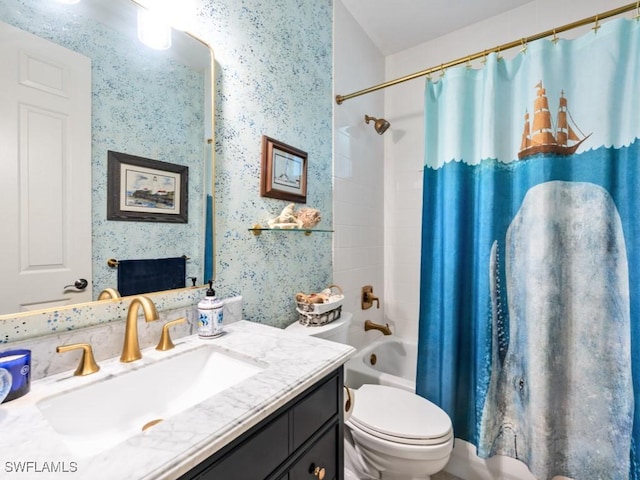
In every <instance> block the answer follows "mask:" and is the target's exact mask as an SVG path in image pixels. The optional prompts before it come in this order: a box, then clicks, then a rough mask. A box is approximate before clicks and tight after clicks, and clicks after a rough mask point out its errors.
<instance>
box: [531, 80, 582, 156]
mask: <svg viewBox="0 0 640 480" xmlns="http://www.w3.org/2000/svg"><path fill="white" fill-rule="evenodd" d="M535 88H537V89H538V91H537V97H536V99H535V101H534V103H533V128H531V126H530V125H529V113H528V112H527V113H525V116H524V131H523V132H522V143H521V144H520V151H519V152H518V158H519V159H523V158H526V157H529V156H531V155H536V154H538V153H553V154H555V155H571V154H573V153H575V152H576V150H577V149H578V147H579V146H580V145H581V144H582V142H584V141H585V140H586V139H587V138H589V137H590V136H591V134H589V135H586V136H583V137H582V138H580V137H579V136H578V135H577V134H576V132H575V131H574V130H573V129H572V128H571V125H569V116H570V113H569V109H568V106H567V99H566V98H565V96H564V90H563V91H562V92H561V93H560V101H559V105H558V116H557V123H556V125H557V127H556V130H555V133H554V131H553V126H552V123H551V112H550V111H549V100H548V99H547V92H546V90H545V89H544V88H543V87H542V82H540V83H538V84H537V85H536V87H535ZM576 128H577V126H576Z"/></svg>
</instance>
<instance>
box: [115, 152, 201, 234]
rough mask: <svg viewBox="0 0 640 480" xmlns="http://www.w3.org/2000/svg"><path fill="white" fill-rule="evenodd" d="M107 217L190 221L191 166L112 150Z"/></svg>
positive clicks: (137, 220)
mask: <svg viewBox="0 0 640 480" xmlns="http://www.w3.org/2000/svg"><path fill="white" fill-rule="evenodd" d="M107 155H108V156H107V162H108V166H107V220H124V221H136V222H169V223H187V222H188V209H187V185H188V174H189V167H186V166H183V165H176V164H173V163H167V162H161V161H159V160H151V159H149V158H143V157H136V156H135V155H128V154H126V153H119V152H112V151H109V152H108V154H107Z"/></svg>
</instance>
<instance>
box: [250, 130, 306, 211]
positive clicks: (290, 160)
mask: <svg viewBox="0 0 640 480" xmlns="http://www.w3.org/2000/svg"><path fill="white" fill-rule="evenodd" d="M260 195H261V196H263V197H271V198H279V199H281V200H288V201H290V202H298V203H307V153H306V152H303V151H302V150H300V149H298V148H295V147H292V146H290V145H286V144H284V143H282V142H279V141H277V140H274V139H273V138H269V137H267V136H265V135H263V136H262V174H261V177H260Z"/></svg>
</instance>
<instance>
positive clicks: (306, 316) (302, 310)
mask: <svg viewBox="0 0 640 480" xmlns="http://www.w3.org/2000/svg"><path fill="white" fill-rule="evenodd" d="M328 289H329V290H330V291H331V296H330V301H328V302H325V303H308V302H305V301H296V303H297V305H298V306H297V308H296V310H297V312H298V321H299V322H300V323H301V324H302V325H306V326H309V327H319V326H322V325H326V324H327V323H331V322H333V321H334V320H338V319H339V318H340V315H341V314H342V301H343V300H344V294H343V293H342V288H340V287H339V286H338V285H329V287H328ZM299 295H300V294H298V295H297V296H296V297H299ZM303 296H304V294H303Z"/></svg>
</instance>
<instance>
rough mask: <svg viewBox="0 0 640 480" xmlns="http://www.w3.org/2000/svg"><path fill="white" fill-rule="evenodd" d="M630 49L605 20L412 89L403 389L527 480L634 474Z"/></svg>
mask: <svg viewBox="0 0 640 480" xmlns="http://www.w3.org/2000/svg"><path fill="white" fill-rule="evenodd" d="M639 58H640V22H635V21H627V20H621V21H612V22H610V23H608V24H607V25H606V26H604V27H603V28H601V29H600V30H599V31H598V34H597V38H594V37H593V34H591V35H590V36H587V38H585V39H576V40H572V41H565V42H562V44H560V43H559V44H554V43H552V42H548V41H541V42H536V43H535V45H533V44H532V45H530V46H529V48H528V50H527V53H526V55H520V56H519V57H517V59H514V60H513V61H507V60H504V59H499V58H498V57H497V56H489V57H488V59H487V60H488V61H487V63H486V65H485V67H484V68H482V69H480V70H470V69H462V68H461V69H459V70H456V69H452V70H450V71H449V72H448V74H447V76H446V78H443V79H440V80H439V81H437V82H433V81H428V82H427V91H426V96H425V168H424V173H423V175H424V177H423V178H424V181H423V201H422V205H423V207H422V208H423V217H422V221H423V223H422V257H421V292H420V294H421V301H420V324H419V342H418V351H419V354H418V372H417V382H416V391H417V393H418V394H420V395H423V396H425V397H426V398H428V399H429V400H431V401H433V402H434V403H436V404H438V405H439V406H440V407H442V408H443V409H444V410H445V411H446V412H447V413H448V414H449V416H450V417H451V419H452V421H453V425H454V432H455V436H456V438H457V439H460V440H464V441H466V442H470V443H471V444H473V445H475V447H476V448H477V454H478V455H479V456H480V457H482V458H488V457H491V456H494V455H505V456H509V457H513V458H515V459H517V460H519V461H521V462H523V463H525V464H526V465H527V466H528V468H529V470H530V472H531V473H532V477H534V478H536V479H538V480H552V479H553V478H554V477H556V476H561V477H566V478H571V479H574V480H586V479H588V480H592V479H594V480H595V479H607V480H639V479H640V449H639V448H638V445H640V376H639V375H635V376H634V375H633V374H634V373H635V372H637V371H640V322H637V321H635V320H634V319H636V318H637V317H638V315H639V314H640V290H639V289H638V288H637V285H640V229H639V228H638V226H637V225H638V223H637V222H638V220H637V219H638V218H640V116H639V112H640V96H639V95H637V92H636V90H637V85H638V84H640V61H638V59H639ZM540 79H542V81H541V80H540ZM532 86H533V87H534V88H535V90H534V92H535V94H534V93H533V92H532ZM498 92H499V93H498ZM593 92H597V93H598V94H597V95H595V94H594V93H593ZM532 97H533V98H532ZM549 99H557V102H558V104H559V107H558V112H557V113H555V112H552V111H551V110H550V108H549V106H548V104H549ZM532 104H533V105H534V108H533V111H532V112H531V115H530V116H529V115H528V114H525V112H526V109H527V107H529V106H530V105H532ZM569 105H570V106H571V110H572V113H570V112H569ZM572 114H573V115H572ZM523 115H524V117H525V125H524V128H523V126H522V123H521V121H519V120H516V121H514V119H522V118H523ZM576 122H577V123H578V124H579V125H580V127H582V128H584V130H586V132H591V133H588V134H583V133H582V131H581V130H580V128H579V127H578V126H577V125H576ZM505 132H508V134H507V135H505V134H504V133H505ZM587 139H589V140H588V141H587ZM527 478H531V477H527Z"/></svg>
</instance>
